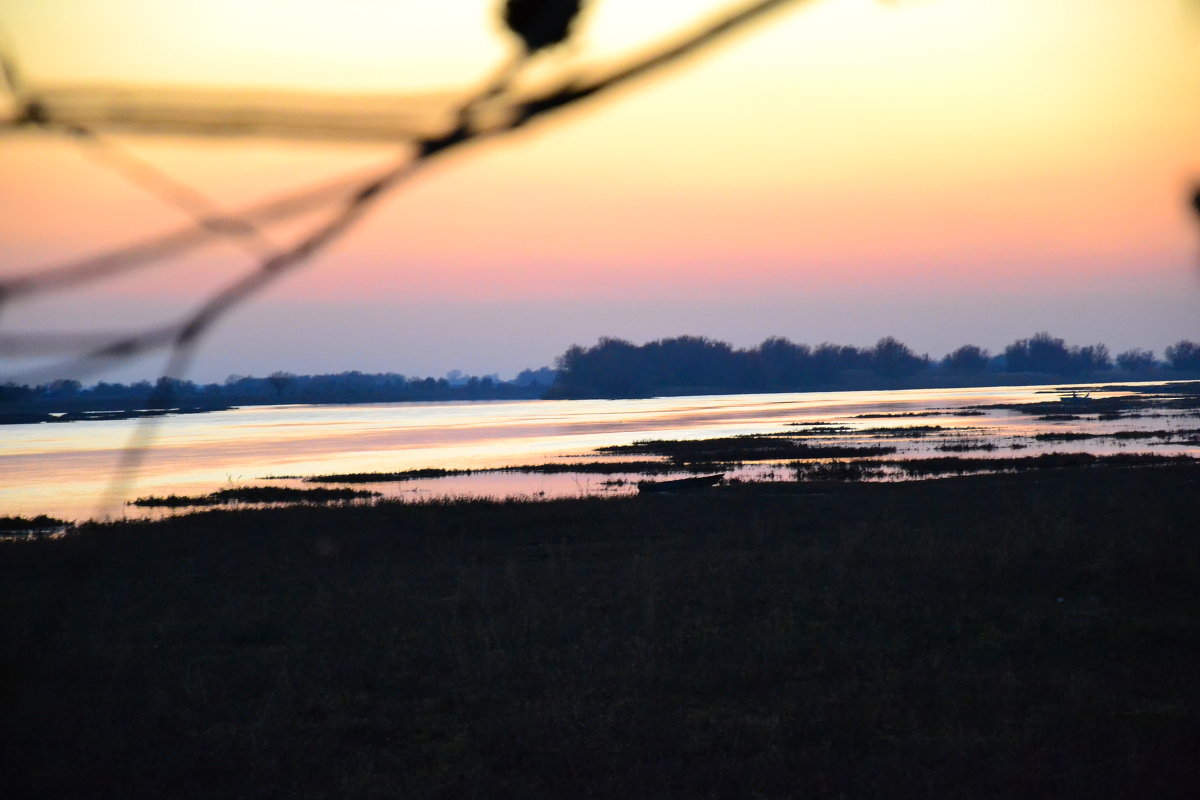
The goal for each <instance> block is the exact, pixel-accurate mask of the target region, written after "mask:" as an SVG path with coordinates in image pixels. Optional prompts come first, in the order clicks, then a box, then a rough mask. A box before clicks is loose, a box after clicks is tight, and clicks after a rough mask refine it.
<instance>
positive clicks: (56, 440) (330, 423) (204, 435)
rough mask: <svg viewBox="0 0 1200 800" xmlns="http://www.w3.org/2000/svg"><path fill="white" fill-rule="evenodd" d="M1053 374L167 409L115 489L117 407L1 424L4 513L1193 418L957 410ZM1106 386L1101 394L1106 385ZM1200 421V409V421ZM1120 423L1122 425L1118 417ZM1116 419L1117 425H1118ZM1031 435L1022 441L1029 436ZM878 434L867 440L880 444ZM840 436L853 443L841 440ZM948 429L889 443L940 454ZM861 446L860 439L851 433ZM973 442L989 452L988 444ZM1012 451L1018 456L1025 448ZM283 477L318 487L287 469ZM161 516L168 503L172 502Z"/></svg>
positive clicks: (120, 423) (1032, 391)
mask: <svg viewBox="0 0 1200 800" xmlns="http://www.w3.org/2000/svg"><path fill="white" fill-rule="evenodd" d="M1051 388H1053V387H1048V386H1021V387H986V388H977V389H915V390H905V391H875V392H826V393H804V394H763V395H720V396H701V397H669V398H654V399H647V400H532V401H509V402H459V403H385V404H378V405H344V406H331V405H322V406H307V405H287V406H252V407H247V408H239V409H232V410H229V411H218V412H212V413H206V414H194V415H183V416H178V417H167V418H163V419H160V420H157V421H155V423H154V436H153V446H152V447H151V448H150V449H149V451H148V452H147V453H146V454H145V458H144V460H143V462H142V464H141V466H140V468H139V469H138V470H137V471H136V474H135V475H134V476H133V479H132V481H130V482H126V483H125V484H123V485H122V486H121V487H120V491H119V494H120V497H119V498H113V497H111V496H110V495H111V489H112V484H113V478H114V475H115V474H116V473H117V467H118V464H119V462H120V459H121V455H122V453H123V452H124V451H125V448H126V446H127V445H128V443H129V442H130V440H131V437H132V436H133V435H134V433H135V431H136V430H137V429H138V427H139V425H144V424H145V423H144V421H142V422H139V421H137V420H112V421H96V422H72V423H61V424H57V423H56V424H46V423H42V424H35V425H6V426H3V427H2V428H0V515H5V514H22V515H27V516H28V515H32V514H40V513H45V514H50V515H52V516H57V517H62V518H65V519H76V520H80V519H85V518H89V517H104V516H122V515H127V514H128V515H137V516H145V515H148V514H152V513H154V512H145V511H142V510H140V509H134V508H132V507H127V506H123V505H122V503H123V502H124V501H127V500H131V499H133V498H135V497H142V496H146V495H152V494H153V495H164V494H203V493H207V492H211V491H213V490H215V489H219V488H223V487H227V486H231V485H235V486H237V485H250V484H261V483H262V482H263V481H262V479H263V478H265V477H268V476H281V475H287V476H304V475H314V474H322V473H326V474H327V473H346V472H376V471H380V472H383V471H386V472H391V471H399V470H406V469H415V468H421V467H447V468H449V467H500V466H516V465H522V464H538V463H544V462H550V461H563V460H569V459H572V458H575V459H578V458H584V459H586V460H597V459H596V457H595V456H594V455H593V454H592V453H591V451H592V450H593V449H594V448H596V447H601V446H604V445H614V444H628V443H631V442H634V441H637V440H639V439H646V438H663V439H698V438H708V437H713V436H732V435H739V434H749V433H771V432H782V431H789V430H791V431H794V430H795V424H796V423H805V422H818V421H819V422H830V423H837V424H839V425H849V426H852V427H854V428H856V429H863V430H865V429H868V428H872V427H879V426H885V425H886V426H897V425H941V426H943V428H945V429H947V430H945V431H943V432H940V433H939V434H938V439H937V440H940V441H944V440H945V438H946V437H948V436H959V437H969V438H988V437H991V438H993V439H996V440H1000V439H1003V440H1005V441H1016V440H1018V439H1020V438H1021V437H1032V436H1033V435H1034V434H1036V433H1038V432H1044V431H1047V430H1086V431H1092V432H1095V431H1097V430H1105V429H1107V430H1117V429H1120V430H1131V429H1138V428H1141V429H1151V428H1157V429H1161V428H1164V427H1170V426H1180V427H1182V426H1183V425H1184V424H1185V422H1187V420H1183V419H1182V418H1181V419H1172V418H1152V419H1127V420H1120V421H1118V422H1112V423H1099V422H1097V421H1095V420H1094V419H1093V420H1092V421H1086V420H1085V421H1078V422H1070V423H1061V422H1060V423H1048V422H1041V421H1037V420H1034V419H1032V418H1030V417H1029V416H1027V415H1021V414H1016V413H1012V412H1001V411H989V412H988V413H987V414H986V415H985V416H976V417H963V416H955V415H954V414H953V413H952V412H953V410H955V409H962V408H964V407H968V406H974V405H980V404H991V403H1019V402H1029V401H1040V400H1047V399H1053V395H1047V394H1046V393H1045V392H1046V391H1047V390H1049V389H1051ZM1092 396H1093V397H1097V396H1101V395H1099V394H1097V393H1093V395H1092ZM931 409H936V410H945V411H946V412H947V413H946V414H945V415H944V416H923V417H908V418H893V419H883V420H881V419H861V418H858V415H860V414H876V413H893V414H894V413H903V412H922V411H928V410H931ZM1190 422H1191V423H1192V425H1193V426H1196V424H1197V421H1196V420H1195V419H1194V418H1193V419H1191V420H1190ZM1105 426H1107V428H1106V427H1105ZM1113 426H1116V427H1113ZM1014 437H1015V438H1014ZM872 438H873V437H872V435H870V434H863V435H862V437H861V439H859V437H855V439H854V440H855V441H870V440H872ZM839 441H847V440H845V439H839ZM934 441H935V440H918V441H913V442H911V443H898V442H896V441H894V440H887V443H888V444H896V445H899V446H901V448H902V453H901V454H899V455H900V456H903V455H904V454H909V455H912V454H922V455H923V454H927V453H928V452H929V451H930V450H931V448H932V447H933V446H934V445H933V442H934ZM847 443H849V442H848V441H847ZM1025 447H1026V449H1022V450H1021V452H1020V453H1019V454H1021V455H1029V454H1032V453H1035V452H1044V451H1048V450H1057V451H1071V452H1079V451H1088V452H1096V453H1100V452H1114V451H1118V450H1123V451H1125V452H1131V451H1146V452H1170V453H1191V454H1200V448H1197V447H1195V446H1172V445H1163V446H1151V445H1148V444H1144V443H1135V444H1122V443H1114V442H1112V441H1107V442H1106V441H1104V440H1101V441H1098V442H1097V441H1088V442H1084V443H1082V444H1080V443H1078V442H1071V443H1062V444H1035V443H1033V442H1032V441H1030V443H1029V444H1028V445H1026V446H1025ZM970 455H986V454H985V453H980V454H976V453H972V454H970ZM996 455H1014V453H1012V452H1010V451H1004V452H1000V453H996ZM609 479H610V476H602V475H579V474H576V475H571V474H559V475H537V474H532V475H528V474H507V473H506V474H488V475H473V476H464V477H454V478H441V479H435V480H424V481H412V482H406V483H391V484H374V485H368V487H367V488H372V489H375V490H378V491H384V492H386V493H387V494H389V495H393V496H406V497H431V496H447V495H451V496H453V495H464V494H470V495H490V496H509V495H534V496H540V495H544V496H552V495H553V496H557V495H564V494H565V495H578V494H585V493H600V492H611V491H617V492H619V491H629V490H631V489H630V487H628V486H626V487H613V486H611V485H608V483H609ZM272 485H294V486H299V485H302V484H300V483H299V482H296V481H287V480H284V481H272ZM158 513H161V512H158Z"/></svg>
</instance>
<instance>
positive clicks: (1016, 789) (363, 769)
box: [0, 463, 1200, 798]
mask: <svg viewBox="0 0 1200 800" xmlns="http://www.w3.org/2000/svg"><path fill="white" fill-rule="evenodd" d="M1198 488H1200V469H1198V468H1197V467H1196V465H1194V464H1190V463H1174V464H1171V465H1168V466H1162V467H1155V468H1139V469H1132V468H1114V467H1111V466H1108V465H1107V464H1102V465H1098V466H1096V467H1095V468H1093V469H1062V470H1051V471H1039V472H1030V473H1026V474H1013V475H993V476H985V477H969V478H952V479H946V480H939V481H923V482H915V483H903V484H887V483H884V484H856V483H851V484H842V483H836V482H823V483H811V484H795V483H793V484H760V485H756V484H742V485H738V486H734V487H727V488H721V489H717V490H713V491H712V492H710V493H706V494H701V495H695V496H689V497H673V496H653V497H631V498H624V499H616V500H599V499H574V500H559V501H551V502H543V503H515V502H506V503H498V502H486V501H462V502H430V503H424V504H399V503H379V504H375V505H350V506H343V507H337V508H327V507H321V506H308V507H292V508H281V509H262V510H241V511H229V510H212V511H206V512H202V513H197V514H192V515H189V516H183V517H174V518H170V519H166V520H163V521H159V522H136V523H121V524H104V525H96V524H91V525H86V526H83V527H82V528H81V529H79V531H78V532H77V533H74V534H71V535H68V536H67V537H66V538H64V539H61V540H57V541H27V542H11V543H7V544H4V546H3V548H2V549H3V552H2V554H0V609H2V612H3V613H2V614H0V654H2V655H0V658H2V659H3V660H2V661H0V667H2V669H0V674H2V675H3V683H2V684H0V685H2V686H3V696H2V700H3V706H4V712H5V713H4V723H3V726H2V728H0V774H3V775H4V776H5V778H4V782H5V785H6V789H5V793H6V796H9V797H25V796H40V797H89V798H109V797H113V798H116V797H120V798H128V797H196V798H200V797H204V798H210V797H218V796H219V797H234V798H240V797H289V798H310V797H311V798H315V797H331V796H347V797H356V798H357V797H381V798H382V797H405V798H426V797H428V798H435V797H436V798H460V797H477V798H479V797H483V798H493V797H494V798H511V797H522V798H563V797H605V798H615V797H620V798H638V797H655V798H682V797H689V798H690V797H722V798H726V797H728V798H741V797H745V798H749V797H799V796H814V797H839V796H844V797H883V796H886V797H899V798H905V797H914V798H916V797H921V798H927V797H938V796H942V797H956V798H970V797H1014V796H1035V797H1046V796H1072V797H1114V798H1115V797H1120V798H1127V797H1156V798H1165V797H1192V796H1194V792H1195V790H1196V789H1197V788H1198V786H1200V764H1198V762H1197V760H1196V759H1195V753H1196V752H1197V750H1198V746H1200V714H1198V713H1197V712H1198V710H1200V685H1198V683H1197V681H1196V680H1195V673H1194V666H1195V664H1196V663H1198V659H1200V615H1198V614H1196V613H1195V612H1196V609H1197V608H1200V581H1198V580H1197V576H1198V574H1200V540H1198V538H1197V536H1196V534H1195V519H1196V512H1197V500H1196V498H1197V489H1198Z"/></svg>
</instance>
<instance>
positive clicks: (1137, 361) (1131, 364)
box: [1117, 348, 1158, 372]
mask: <svg viewBox="0 0 1200 800" xmlns="http://www.w3.org/2000/svg"><path fill="white" fill-rule="evenodd" d="M1157 364H1158V362H1157V361H1156V360H1155V358H1154V351H1153V350H1138V349H1137V348H1134V349H1132V350H1126V351H1125V352H1124V353H1121V354H1120V355H1118V356H1117V366H1119V367H1120V368H1121V369H1123V370H1125V371H1126V372H1149V371H1150V370H1152V369H1154V367H1155V366H1156V365H1157Z"/></svg>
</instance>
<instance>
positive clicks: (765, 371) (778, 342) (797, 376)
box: [751, 336, 813, 391]
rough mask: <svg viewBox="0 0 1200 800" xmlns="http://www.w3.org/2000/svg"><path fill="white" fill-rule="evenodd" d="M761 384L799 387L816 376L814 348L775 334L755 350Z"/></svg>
mask: <svg viewBox="0 0 1200 800" xmlns="http://www.w3.org/2000/svg"><path fill="white" fill-rule="evenodd" d="M751 359H752V361H753V363H754V367H753V371H754V372H755V373H756V374H757V376H758V380H757V388H760V389H766V390H768V391H779V390H783V389H798V388H800V387H802V386H804V385H805V384H807V383H809V382H811V380H812V369H813V363H812V360H813V357H812V349H811V348H810V347H809V346H808V345H806V344H796V343H795V342H792V341H790V340H788V339H784V338H781V337H778V336H772V337H771V338H769V339H767V340H765V341H764V342H763V343H762V344H760V345H759V346H758V347H757V348H756V349H755V350H754V351H752V353H751Z"/></svg>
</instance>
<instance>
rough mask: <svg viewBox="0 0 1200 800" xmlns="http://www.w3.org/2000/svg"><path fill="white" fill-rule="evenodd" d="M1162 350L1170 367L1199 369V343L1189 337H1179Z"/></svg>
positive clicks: (1189, 369) (1190, 369)
mask: <svg viewBox="0 0 1200 800" xmlns="http://www.w3.org/2000/svg"><path fill="white" fill-rule="evenodd" d="M1164 352H1165V354H1166V356H1167V362H1168V363H1170V365H1171V369H1178V370H1188V371H1193V370H1200V344H1196V343H1195V342H1193V341H1191V340H1189V339H1180V340H1179V341H1178V342H1176V343H1175V344H1173V345H1171V346H1170V347H1168V348H1167V349H1166V351H1164Z"/></svg>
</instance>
